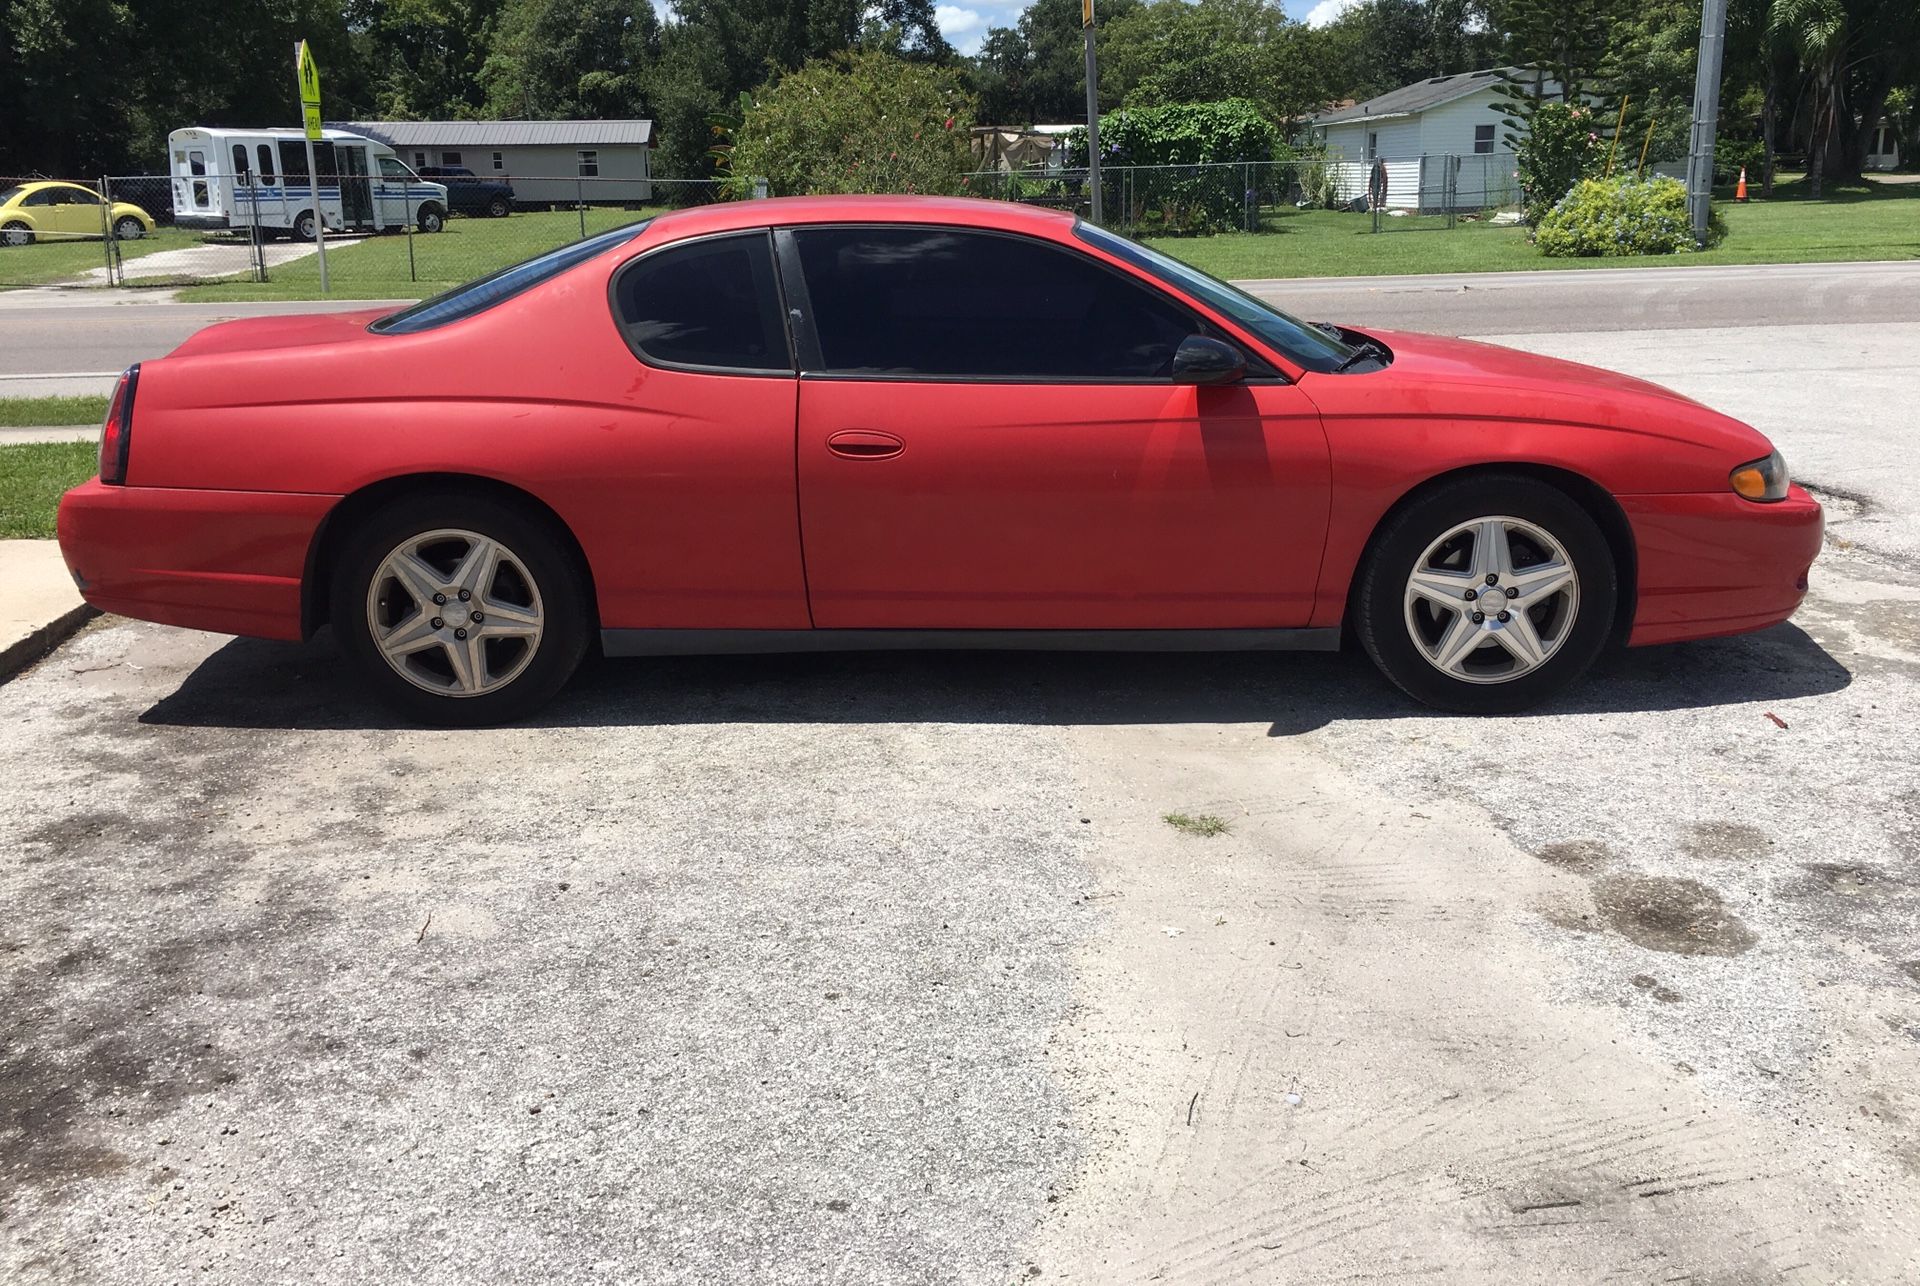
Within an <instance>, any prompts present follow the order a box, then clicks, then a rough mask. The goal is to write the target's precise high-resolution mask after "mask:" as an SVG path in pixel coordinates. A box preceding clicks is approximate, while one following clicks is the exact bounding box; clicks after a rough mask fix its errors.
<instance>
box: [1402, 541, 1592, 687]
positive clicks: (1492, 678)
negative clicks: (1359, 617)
mask: <svg viewBox="0 0 1920 1286" xmlns="http://www.w3.org/2000/svg"><path fill="white" fill-rule="evenodd" d="M1579 611H1580V577H1579V574H1578V573H1577V572H1575V571H1574V567H1573V560H1572V559H1571V558H1569V557H1568V556H1567V551H1566V548H1565V546H1563V545H1561V543H1560V542H1559V541H1558V540H1555V539H1554V538H1553V536H1552V534H1551V533H1549V532H1548V531H1546V530H1545V529H1544V528H1541V527H1539V526H1536V525H1535V524H1533V523H1530V522H1527V521H1526V520H1525V519H1522V518H1513V517H1508V516H1506V515H1489V516H1487V517H1484V518H1475V519H1474V520H1473V521H1471V522H1463V523H1461V524H1460V525H1459V526H1457V527H1454V528H1452V529H1451V530H1449V531H1448V532H1446V533H1445V534H1444V535H1442V536H1441V537H1440V538H1439V539H1438V540H1436V541H1434V542H1433V543H1432V544H1431V545H1428V546H1427V550H1426V552H1425V553H1423V554H1421V555H1420V557H1419V558H1418V559H1417V560H1416V561H1415V562H1414V565H1413V570H1412V572H1410V573H1409V574H1408V576H1407V591H1406V619H1407V632H1408V634H1409V635H1411V636H1412V638H1413V644H1414V647H1415V648H1416V649H1418V650H1419V652H1420V655H1421V656H1423V657H1425V658H1426V659H1427V663H1428V664H1429V665H1431V666H1433V668H1434V669H1436V670H1438V671H1440V672H1441V673H1442V674H1444V675H1446V676H1447V677H1448V678H1451V679H1460V680H1462V681H1464V682H1467V683H1506V682H1508V681H1510V680H1513V679H1517V678H1519V677H1520V676H1521V675H1523V674H1529V673H1531V672H1532V671H1534V670H1537V669H1539V668H1540V667H1541V666H1542V665H1545V664H1546V663H1547V661H1548V660H1549V659H1551V658H1552V656H1553V654H1554V653H1555V652H1558V651H1559V650H1560V646H1561V645H1562V644H1563V643H1565V642H1566V641H1567V637H1568V635H1570V634H1571V633H1572V632H1573V623H1574V619H1575V618H1576V617H1577V616H1578V615H1579Z"/></svg>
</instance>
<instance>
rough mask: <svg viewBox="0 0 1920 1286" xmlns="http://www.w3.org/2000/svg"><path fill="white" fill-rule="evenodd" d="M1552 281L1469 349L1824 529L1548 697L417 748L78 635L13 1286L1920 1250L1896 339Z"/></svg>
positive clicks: (1162, 672)
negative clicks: (1653, 432) (1800, 489)
mask: <svg viewBox="0 0 1920 1286" xmlns="http://www.w3.org/2000/svg"><path fill="white" fill-rule="evenodd" d="M1596 275H1598V274H1583V275H1581V276H1580V278H1579V279H1581V280H1585V279H1587V278H1589V277H1592V276H1596ZM1622 275H1623V276H1624V275H1626V274H1622ZM1634 275H1636V276H1637V275H1638V274H1634ZM1345 289H1348V288H1347V287H1339V288H1337V290H1345ZM1356 289H1357V288H1356ZM1803 290H1805V293H1808V294H1812V293H1813V292H1812V291H1811V290H1810V289H1807V288H1806V287H1805V283H1803ZM1476 293H1478V292H1477V291H1475V290H1469V291H1468V292H1467V294H1468V295H1469V296H1471V295H1473V294H1476ZM1589 302H1590V301H1589ZM1569 310H1571V311H1574V312H1577V313H1578V315H1579V316H1580V318H1581V320H1582V322H1583V326H1584V329H1581V330H1575V331H1568V330H1566V329H1565V328H1564V327H1557V326H1555V327H1550V328H1546V329H1545V330H1543V331H1539V332H1528V331H1526V330H1525V328H1524V327H1519V326H1516V325H1514V324H1512V323H1511V322H1510V321H1509V322H1508V323H1506V324H1505V326H1504V328H1494V327H1491V326H1488V327H1486V328H1484V329H1472V330H1469V331H1468V333H1473V334H1479V335H1493V336H1497V337H1498V338H1499V339H1500V342H1503V343H1511V344H1516V345H1520V346H1525V347H1531V348H1537V349H1542V350H1546V351H1554V352H1559V353H1565V354H1567V355H1572V356H1580V357H1583V358H1585V359H1586V360H1594V361H1600V362H1602V363H1603V364H1610V365H1616V366H1619V367H1621V368H1623V369H1628V370H1633V371H1636V372H1639V373H1645V374H1649V375H1652V376H1655V377H1657V378H1661V379H1663V380H1664V381H1666V382H1669V383H1672V384H1674V385H1676V386H1679V387H1681V388H1683V389H1686V390H1689V391H1695V392H1697V393H1700V394H1704V395H1706V396H1708V397H1709V399H1710V400H1713V401H1715V402H1717V403H1719V404H1721V405H1725V406H1727V407H1728V409H1730V410H1735V411H1736V413H1739V414H1742V415H1745V416H1747V417H1748V418H1751V419H1754V420H1755V422H1756V423H1760V424H1761V425H1762V427H1765V428H1767V429H1768V431H1769V432H1770V433H1772V434H1773V435H1774V436H1775V438H1776V440H1777V441H1778V442H1779V443H1780V444H1781V445H1782V447H1783V449H1784V450H1785V452H1786V453H1787V455H1788V457H1789V458H1790V459H1792V460H1795V461H1800V462H1802V465H1801V472H1802V473H1803V474H1804V475H1805V476H1806V477H1808V478H1809V479H1811V480H1812V481H1814V482H1816V483H1818V484H1821V485H1823V486H1824V487H1826V488H1828V491H1827V492H1826V496H1827V498H1828V501H1829V505H1830V510H1829V512H1830V518H1831V524H1830V530H1829V543H1828V548H1827V550H1826V551H1825V552H1824V553H1823V555H1822V557H1821V560H1820V562H1819V563H1818V564H1817V565H1816V567H1815V569H1814V574H1813V591H1812V594H1811V595H1810V597H1809V599H1808V601H1807V604H1806V605H1805V607H1804V608H1803V609H1802V611H1801V613H1800V614H1799V616H1798V617H1797V618H1796V619H1795V621H1794V622H1793V623H1792V624H1789V625H1785V626H1782V627H1778V628H1776V629H1774V630H1771V631H1768V632H1766V633H1763V634H1760V635H1755V636H1750V637H1745V638H1738V639H1730V640H1721V641H1715V642H1707V643H1699V644H1692V645H1686V646H1680V647H1669V648H1658V649H1650V650H1638V651H1634V652H1630V653H1626V654H1624V655H1621V656H1618V657H1615V658H1612V659H1610V660H1609V661H1607V662H1606V663H1604V664H1603V665H1602V667H1601V668H1600V669H1599V671H1598V672H1597V673H1596V674H1595V675H1594V676H1593V677H1592V678H1591V679H1590V680H1589V681H1588V682H1587V683H1586V684H1585V685H1584V686H1583V687H1582V688H1581V689H1580V690H1579V691H1578V692H1576V693H1575V694H1574V695H1573V696H1571V697H1570V698H1569V699H1567V700H1564V701H1562V702H1559V703H1557V704H1555V705H1553V706H1551V707H1549V708H1547V709H1545V710H1543V711H1540V712H1537V713H1534V714H1530V715H1526V716H1520V717H1511V718H1502V719H1484V720H1467V719H1458V718H1453V717H1448V716H1441V715H1434V714H1431V713H1429V712H1425V711H1421V710H1417V709H1413V708H1410V707H1409V706H1407V705H1406V704H1405V703H1404V702H1403V701H1401V700H1399V699H1398V698H1396V697H1395V696H1394V695H1393V694H1392V693H1391V692H1390V691H1388V690H1387V689H1386V687H1385V685H1384V684H1383V683H1381V681H1379V680H1378V679H1377V678H1376V677H1374V676H1373V675H1372V674H1371V673H1370V671H1369V670H1368V668H1367V667H1366V665H1365V664H1364V662H1362V661H1361V660H1360V659H1359V658H1357V657H1353V656H1344V655H1343V656H1314V655H1301V656H1283V657H1258V656H1228V657H1168V656H1159V657H1119V656H1106V657H1067V656H1018V655H995V656H962V657H947V656H932V655H906V656H884V655H880V656H843V657H800V658H730V659H710V660H679V661H665V662H652V663H647V662H629V663H604V664H601V665H598V666H596V667H594V668H593V669H591V670H590V671H589V672H587V673H585V674H583V675H582V676H581V678H580V679H579V680H578V681H577V682H576V683H575V685H574V686H573V688H572V689H570V691H569V692H568V694H566V696H565V697H564V698H563V700H562V701H561V702H560V703H559V705H558V706H557V707H556V708H555V709H554V710H553V711H552V713H551V715H550V716H549V717H548V718H546V719H544V720H541V721H539V722H537V723H536V724H534V725H532V726H528V727H520V728H511V729H496V730H488V731H483V732H467V733H445V732H425V731H421V730H418V729H413V728H409V727H406V726H404V725H401V724H398V723H396V722H395V721H393V720H392V719H391V718H390V717H388V716H387V715H386V714H385V713H384V712H383V711H381V710H380V709H379V708H377V707H374V706H372V705H370V704H368V703H367V701H366V700H365V698H364V697H363V695H362V694H361V693H360V692H359V691H358V690H357V688H356V686H355V685H354V684H353V682H352V681H351V679H350V678H348V677H347V676H346V675H345V674H344V673H343V672H342V670H341V669H340V667H339V666H338V665H337V663H336V660H335V657H334V655H333V649H332V645H331V642H330V640H328V639H326V638H325V637H324V636H323V637H322V638H320V639H318V640H316V641H315V642H314V643H312V644H310V645H307V646H302V647H288V646H281V645H272V644H265V643H254V642H247V641H232V640H228V639H225V638H221V637H218V636H210V635H199V634H190V633H186V632H182V631H175V630H169V629H165V628H162V627H157V626H147V625H140V624H133V623H125V622H118V623H116V622H103V623H102V624H100V625H97V626H95V627H93V628H92V629H90V630H88V631H87V632H86V633H85V634H83V635H82V636H81V637H80V638H78V639H76V640H75V641H73V642H72V643H70V644H69V645H67V646H66V647H65V648H63V649H62V650H61V651H59V652H58V653H56V654H55V655H54V656H52V657H51V658H49V659H48V660H47V661H45V662H43V663H41V664H40V665H39V666H38V667H36V668H35V669H33V670H31V671H29V672H27V673H26V674H24V675H22V676H21V677H19V678H17V679H15V680H13V681H12V682H10V683H8V684H6V685H4V686H0V783H4V784H5V786H4V789H0V907H4V908H6V910H7V915H6V917H5V918H4V920H0V1278H5V1279H7V1280H9V1281H11V1280H21V1281H52V1282H89V1283H92V1282H107V1283H145V1282H150V1281H158V1280H167V1281H172V1280H183V1279H187V1278H189V1277H192V1278H195V1279H198V1280H204V1281H209V1282H232V1283H249V1284H251V1283H256V1282H277V1281H288V1282H291V1281H305V1280H312V1279H314V1278H316V1277H320V1276H323V1275H324V1276H327V1277H333V1278H340V1279H344V1280H353V1281H367V1282H408V1281H414V1280H426V1281H434V1282H490V1281H496V1280H501V1279H502V1278H505V1277H510V1278H512V1279H514V1280H516V1281H555V1282H558V1281H579V1280H590V1279H603V1280H620V1281H644V1282H702V1283H704V1282H713V1281H741V1282H749V1281H750V1282H755V1283H760V1282H795V1283H809V1284H811V1283H819V1282H848V1283H866V1282H884V1283H888V1284H889V1286H891V1284H892V1283H898V1282H964V1283H974V1282H983V1283H1010V1282H1013V1281H1025V1280H1041V1281H1071V1282H1082V1283H1109V1282H1132V1281H1149V1280H1151V1281H1159V1282H1184V1283H1202V1282H1204V1283H1216V1282H1218V1283H1225V1282H1246V1281H1307V1282H1326V1281H1334V1280H1351V1281H1379V1282H1386V1281H1396V1280H1402V1279H1406V1278H1410V1277H1418V1278H1420V1279H1421V1280H1434V1281H1445V1282H1470V1283H1482V1282H1499V1283H1508V1282H1541V1283H1547V1282H1566V1281H1580V1282H1586V1281H1601V1280H1622V1281H1677V1280H1694V1281H1724V1282H1745V1281H1774V1280H1779V1281H1785V1282H1806V1283H1825V1282H1834V1281H1843V1280H1848V1281H1857V1282H1863V1283H1864V1282H1889V1283H1892V1282H1905V1281H1912V1280H1915V1279H1917V1278H1920V1143H1916V1141H1915V1137H1916V1136H1915V1128H1916V1121H1920V1088H1916V1087H1920V766H1917V763H1916V756H1915V753H1914V744H1915V734H1914V729H1915V728H1916V727H1920V569H1917V568H1916V566H1915V562H1914V557H1913V554H1912V552H1911V551H1910V550H1909V549H1907V548H1906V547H1905V546H1904V545H1903V544H1902V542H1903V541H1904V540H1905V539H1906V538H1907V536H1908V534H1909V533H1911V532H1912V531H1913V530H1914V529H1915V527H1914V524H1915V523H1916V521H1920V498H1916V496H1915V495H1914V494H1913V492H1912V491H1911V489H1910V488H1907V487H1905V486H1904V485H1903V478H1902V472H1903V471H1902V469H1901V467H1900V465H1899V462H1900V460H1902V459H1903V458H1904V452H1905V451H1906V450H1907V449H1909V448H1910V445H1911V443H1910V437H1911V428H1910V425H1911V415H1910V413H1909V408H1910V407H1911V406H1912V405H1913V404H1914V403H1915V401H1916V399H1917V398H1920V372H1916V371H1915V369H1914V367H1915V356H1914V354H1915V352H1916V350H1920V334H1916V327H1915V325H1914V319H1911V318H1909V319H1908V320H1907V321H1906V322H1905V323H1904V324H1887V323H1886V322H1885V321H1884V320H1882V321H1877V322H1872V323H1844V322H1842V323H1834V322H1830V321H1821V320H1818V319H1816V320H1815V321H1814V322H1811V323H1809V322H1808V321H1805V320H1802V321H1797V322H1792V321H1785V322H1781V323H1779V324H1773V325H1767V326H1763V327H1755V328H1739V327H1735V328H1728V327H1704V328H1702V327H1690V328H1679V329H1668V330H1664V331H1662V332H1661V333H1660V334H1658V335H1653V336H1648V335H1644V334H1642V333H1641V330H1640V328H1638V327H1635V326H1632V325H1619V326H1615V325H1611V324H1610V322H1609V318H1607V317H1606V316H1603V315H1599V314H1597V313H1596V312H1595V311H1594V310H1593V309H1591V308H1588V307H1585V306H1584V305H1583V304H1582V303H1581V301H1580V299H1573V300H1570V301H1569V300H1563V301H1562V304H1561V307H1560V311H1561V312H1566V311H1569ZM1501 316H1503V317H1504V316H1510V314H1508V313H1502V314H1501ZM0 324H3V323H0ZM82 360H84V355H82ZM1841 492H1845V493H1846V494H1844V495H1843V494H1841ZM1173 812H1184V813H1189V814H1214V815H1217V816H1219V817H1222V818H1224V819H1226V820H1227V821H1228V822H1229V823H1230V826H1231V829H1230V830H1229V832H1228V833H1227V834H1224V835H1220V836H1216V837H1214V838H1210V839H1205V838H1197V837H1193V836H1189V835H1185V834H1182V833H1180V832H1178V831H1176V830H1174V829H1173V828H1171V827H1170V826H1168V825H1167V824H1166V823H1165V822H1164V821H1163V820H1162V816H1163V814H1167V813H1173Z"/></svg>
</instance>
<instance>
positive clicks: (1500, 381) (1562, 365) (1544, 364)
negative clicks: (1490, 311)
mask: <svg viewBox="0 0 1920 1286" xmlns="http://www.w3.org/2000/svg"><path fill="white" fill-rule="evenodd" d="M1364 333H1366V334H1368V335H1372V336H1373V337H1374V338H1376V339H1378V340H1379V341H1380V342H1381V343H1383V344H1385V345H1386V346H1387V347H1388V348H1390V349H1392V350H1393V369H1394V370H1396V371H1398V372H1399V373H1400V374H1401V376H1402V377H1403V378H1406V377H1411V378H1416V379H1419V380H1422V381H1426V382H1431V383H1435V384H1448V385H1459V386H1465V387H1471V388H1478V389H1501V390H1505V391H1509V392H1512V391H1517V390H1525V391H1529V392H1535V391H1537V392H1548V393H1552V392H1557V391H1560V390H1564V389H1567V388H1570V387H1577V388H1578V389H1579V390H1581V396H1582V397H1585V398H1593V397H1598V398H1599V399H1600V401H1599V402H1597V403H1595V404H1594V411H1595V414H1596V415H1599V414H1601V411H1600V408H1601V407H1603V406H1608V405H1612V404H1613V402H1614V400H1615V399H1622V400H1624V401H1626V402H1630V403H1633V404H1636V405H1637V404H1638V403H1639V402H1641V401H1642V400H1643V399H1647V398H1653V399H1657V400H1662V401H1670V402H1678V403H1682V404H1684V405H1686V406H1690V407H1699V408H1700V409H1702V410H1705V409H1707V408H1705V407H1703V406H1701V404H1700V403H1699V402H1696V401H1694V400H1693V399H1692V398H1690V397H1687V396H1685V395H1684V394H1680V393H1676V392H1674V391H1673V390H1672V389H1669V388H1662V387H1661V386H1660V385H1658V384H1654V383H1651V382H1649V381H1647V380H1642V379H1636V378H1634V377H1633V376H1631V375H1622V374H1620V373H1619V372H1618V371H1608V370H1602V369H1601V368H1600V367H1597V366H1585V365H1582V364H1581V363H1579V362H1568V361H1562V360H1561V359H1560V358H1557V357H1541V356H1540V355H1538V354H1536V353H1526V352H1521V351H1520V350H1519V349H1514V348H1503V347H1501V346H1500V345H1498V344H1486V343H1481V342H1480V341H1478V340H1471V339H1447V338H1445V337H1442V336H1439V335H1417V334H1413V333H1411V332H1408V331H1384V330H1368V331H1366V332H1364ZM1595 422H1596V423H1604V422H1605V421H1604V419H1600V420H1596V421H1595Z"/></svg>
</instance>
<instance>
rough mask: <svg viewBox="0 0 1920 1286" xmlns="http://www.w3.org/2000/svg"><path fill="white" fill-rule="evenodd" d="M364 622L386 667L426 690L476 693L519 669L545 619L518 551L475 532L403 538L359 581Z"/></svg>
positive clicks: (442, 530)
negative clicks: (363, 588)
mask: <svg viewBox="0 0 1920 1286" xmlns="http://www.w3.org/2000/svg"><path fill="white" fill-rule="evenodd" d="M367 626H368V628H369V629H370V630H371V631H372V633H373V642H374V645H375V646H376V647H378V648H379V649H380V655H381V656H383V657H385V658H386V661H387V664H388V665H390V666H392V667H393V669H394V672H395V673H396V674H398V675H400V677H402V678H404V679H406V680H407V681H408V682H409V683H412V684H413V685H414V686H416V687H419V688H424V689H425V690H426V691H428V692H432V693H435V694H437V695H440V696H449V697H477V696H483V695H485V694H486V693H489V692H495V691H498V690H499V689H501V688H503V687H505V686H506V685H507V684H509V683H512V682H513V681H514V680H515V679H517V678H519V677H520V673H521V671H523V670H525V669H526V668H527V665H528V663H530V662H531V661H532V660H533V657H534V653H536V652H537V651H539V648H540V637H541V635H542V633H544V631H545V628H546V612H545V609H544V608H543V606H542V604H541V601H540V587H539V586H538V585H537V584H535V583H534V579H533V575H532V573H531V572H529V571H528V570H527V566H526V564H525V563H524V562H522V561H521V560H520V558H519V556H518V555H516V554H515V553H514V552H513V551H512V550H510V549H508V548H507V547H506V546H505V545H502V544H501V543H500V542H499V541H497V540H494V539H492V538H491V537H488V536H483V535H481V534H480V533H478V532H473V531H462V530H460V529H458V528H453V527H446V528H440V529H438V530H435V531H429V532H423V533H421V534H420V535H418V536H411V537H408V538H407V539H406V540H405V541H402V542H401V543H400V544H399V545H396V546H395V547H394V549H393V552H391V553H389V554H388V555H387V556H386V557H385V558H383V559H382V560H381V561H380V566H379V569H378V570H377V571H375V572H374V574H373V583H372V584H370V585H369V586H368V587H367Z"/></svg>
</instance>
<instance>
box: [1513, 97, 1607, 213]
mask: <svg viewBox="0 0 1920 1286" xmlns="http://www.w3.org/2000/svg"><path fill="white" fill-rule="evenodd" d="M1602 124H1603V122H1601V121H1600V120H1599V119H1598V118H1596V117H1595V116H1594V114H1593V109H1592V108H1590V107H1585V106H1582V105H1580V104H1578V103H1574V104H1567V103H1541V104H1540V105H1539V106H1538V107H1536V108H1534V110H1533V113H1532V118H1531V119H1530V120H1529V122H1528V124H1527V133H1526V136H1525V137H1524V138H1522V139H1520V140H1519V141H1518V143H1516V144H1515V147H1514V161H1515V169H1516V172H1517V173H1518V174H1519V176H1520V203H1521V211H1522V213H1523V214H1524V215H1525V217H1526V220H1527V222H1528V223H1535V224H1537V223H1539V222H1540V216H1542V215H1543V214H1545V213H1546V212H1547V211H1548V210H1549V209H1551V208H1552V207H1553V204H1554V202H1556V201H1558V200H1559V199H1560V198H1561V197H1563V196H1565V195H1566V194H1567V193H1568V192H1569V191H1571V190H1572V188H1573V185H1574V184H1576V183H1578V182H1579V181H1580V180H1581V179H1585V178H1591V177H1592V176H1593V175H1595V174H1597V173H1598V172H1599V170H1600V167H1601V166H1602V165H1604V164H1606V159H1607V143H1606V140H1605V139H1603V138H1601V137H1600V133H1599V130H1600V127H1601V125H1602Z"/></svg>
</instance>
